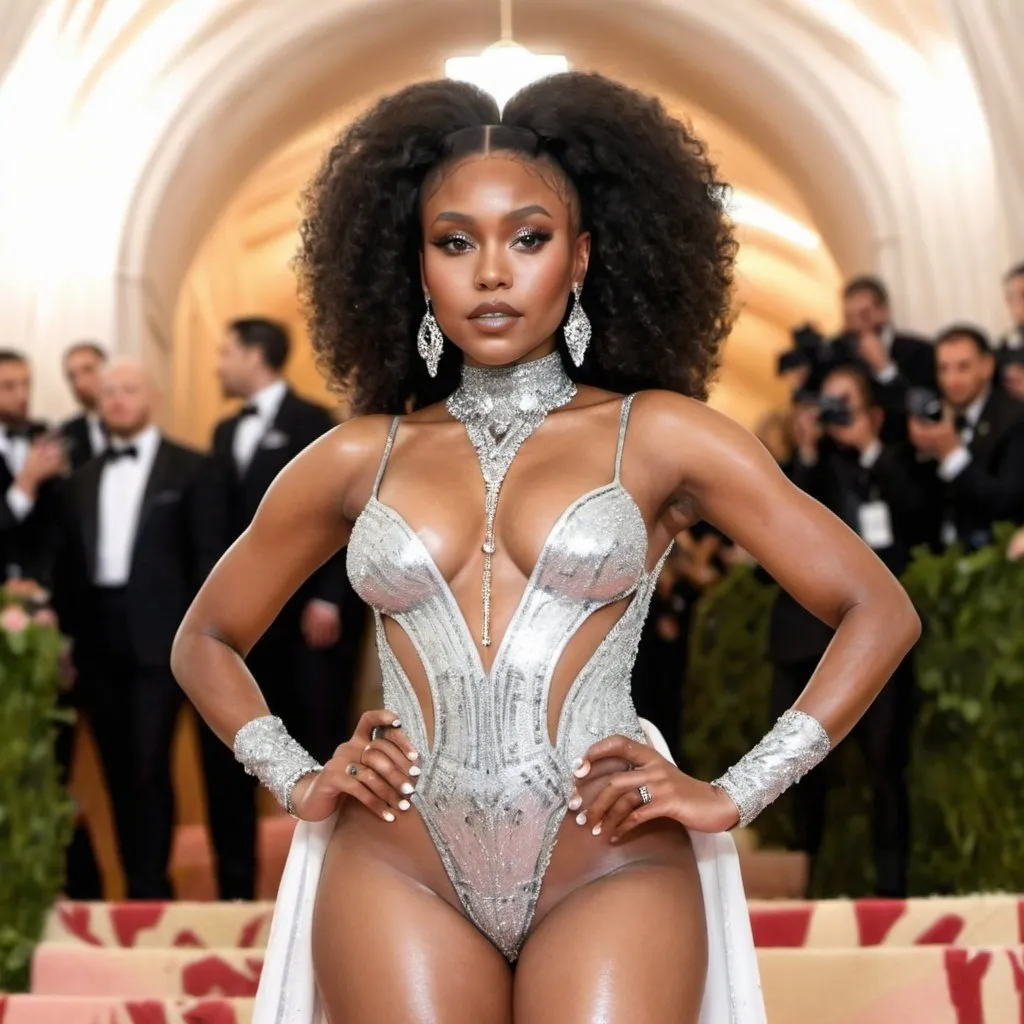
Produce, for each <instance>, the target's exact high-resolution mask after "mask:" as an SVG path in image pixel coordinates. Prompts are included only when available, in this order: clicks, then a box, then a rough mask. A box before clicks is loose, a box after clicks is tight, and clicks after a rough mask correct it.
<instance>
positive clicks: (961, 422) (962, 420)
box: [953, 412, 971, 434]
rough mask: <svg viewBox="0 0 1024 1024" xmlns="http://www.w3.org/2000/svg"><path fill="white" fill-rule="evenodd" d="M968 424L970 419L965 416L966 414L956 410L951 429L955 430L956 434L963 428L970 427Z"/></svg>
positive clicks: (963, 429)
mask: <svg viewBox="0 0 1024 1024" xmlns="http://www.w3.org/2000/svg"><path fill="white" fill-rule="evenodd" d="M970 426H971V421H970V420H969V419H968V418H967V416H966V415H965V414H964V413H962V412H958V413H957V414H956V415H955V416H954V417H953V429H954V430H956V432H957V433H958V434H962V433H963V432H964V431H965V430H968V429H970Z"/></svg>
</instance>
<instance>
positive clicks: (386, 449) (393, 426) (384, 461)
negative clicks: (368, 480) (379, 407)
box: [370, 416, 399, 498]
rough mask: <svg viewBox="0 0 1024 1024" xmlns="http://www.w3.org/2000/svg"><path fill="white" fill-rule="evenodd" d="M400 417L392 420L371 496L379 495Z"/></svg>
mask: <svg viewBox="0 0 1024 1024" xmlns="http://www.w3.org/2000/svg"><path fill="white" fill-rule="evenodd" d="M398 419H399V417H397V416H395V417H393V418H392V420H391V429H390V430H389V431H388V439H387V440H386V441H385V442H384V451H383V452H382V453H381V456H380V465H379V466H378V467H377V479H376V480H374V481H373V490H372V491H371V492H370V495H371V497H374V498H376V497H377V491H378V489H379V488H380V481H381V478H382V477H383V476H384V467H385V466H386V465H387V464H388V456H389V455H390V454H391V446H392V445H393V444H394V443H395V434H396V433H397V432H398Z"/></svg>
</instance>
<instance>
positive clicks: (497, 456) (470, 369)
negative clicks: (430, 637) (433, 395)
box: [445, 352, 576, 647]
mask: <svg viewBox="0 0 1024 1024" xmlns="http://www.w3.org/2000/svg"><path fill="white" fill-rule="evenodd" d="M575 394H576V385H575V384H574V383H573V382H572V380H570V378H569V375H568V374H567V373H566V372H565V367H564V366H562V357H561V356H560V355H559V354H558V353H557V352H552V353H551V354H550V355H547V356H544V357H543V358H542V359H534V360H531V361H530V362H528V363H518V364H516V365H515V366H494V367H491V366H467V365H466V364H465V363H464V364H463V366H462V382H461V383H460V384H459V386H458V387H457V388H456V389H455V391H454V392H452V394H451V395H450V396H449V397H448V401H447V402H446V403H445V405H446V406H447V407H448V411H449V412H450V413H451V414H452V416H454V417H455V418H456V419H457V420H459V421H460V422H461V423H462V424H463V426H464V427H465V428H466V433H467V434H468V435H469V439H470V441H471V442H472V444H473V447H474V448H475V449H476V455H477V458H478V459H479V460H480V471H481V473H483V477H484V488H485V491H484V518H485V523H486V525H485V527H484V540H483V544H482V545H481V551H483V553H484V572H483V582H482V584H481V591H482V597H483V628H482V635H481V637H480V643H481V644H482V645H483V646H484V647H490V645H491V556H492V555H493V554H494V551H495V548H494V518H495V516H496V515H497V512H498V493H499V492H500V491H501V485H502V483H503V482H504V480H505V475H506V474H507V473H508V469H509V466H511V465H512V460H513V459H514V458H515V456H516V452H518V451H519V448H520V447H521V445H522V444H523V442H524V441H525V440H526V439H527V438H528V437H529V436H530V435H531V434H532V433H533V432H534V431H535V430H536V429H537V428H538V427H539V426H540V425H541V424H542V423H543V422H544V418H545V417H546V416H547V414H548V413H549V412H551V411H552V410H553V409H558V408H560V407H561V406H563V405H565V404H566V403H567V402H569V401H571V400H572V398H573V396H574V395H575Z"/></svg>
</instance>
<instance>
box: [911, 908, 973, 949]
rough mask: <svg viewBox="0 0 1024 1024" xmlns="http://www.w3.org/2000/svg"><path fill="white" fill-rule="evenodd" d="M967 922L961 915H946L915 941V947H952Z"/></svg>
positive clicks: (926, 929)
mask: <svg viewBox="0 0 1024 1024" xmlns="http://www.w3.org/2000/svg"><path fill="white" fill-rule="evenodd" d="M965 925H966V922H965V921H964V919H963V918H962V917H961V916H960V915H959V914H945V915H943V916H942V917H940V918H939V919H938V921H936V922H935V923H934V924H931V925H929V926H928V927H927V928H925V930H924V931H923V932H921V934H920V935H918V937H917V938H916V939H915V940H914V945H915V946H952V945H953V943H954V942H956V940H957V936H958V935H959V934H960V933H961V932H962V931H963V930H964V926H965Z"/></svg>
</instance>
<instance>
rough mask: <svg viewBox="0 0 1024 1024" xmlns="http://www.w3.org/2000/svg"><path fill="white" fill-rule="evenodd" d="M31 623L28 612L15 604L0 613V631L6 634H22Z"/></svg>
mask: <svg viewBox="0 0 1024 1024" xmlns="http://www.w3.org/2000/svg"><path fill="white" fill-rule="evenodd" d="M31 621H32V620H31V619H30V618H29V617H28V612H26V611H25V610H24V609H22V608H19V607H18V606H17V605H16V604H10V605H8V606H7V607H6V608H5V609H4V610H3V611H2V612H0V629H2V630H4V632H6V633H23V632H24V631H25V630H26V629H27V628H28V625H29V623H30V622H31Z"/></svg>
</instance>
